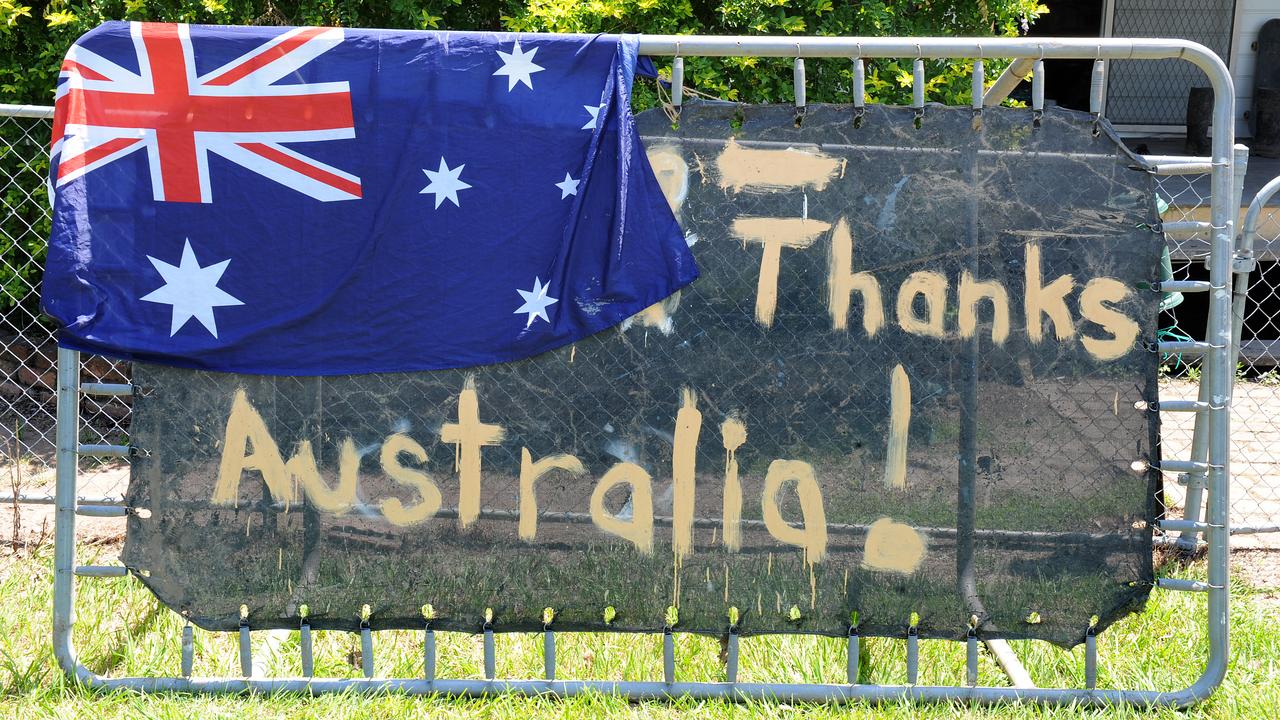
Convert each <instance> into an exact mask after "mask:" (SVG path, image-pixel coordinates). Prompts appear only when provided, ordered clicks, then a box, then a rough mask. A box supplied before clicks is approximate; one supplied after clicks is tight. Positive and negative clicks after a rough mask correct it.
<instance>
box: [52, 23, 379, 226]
mask: <svg viewBox="0 0 1280 720" xmlns="http://www.w3.org/2000/svg"><path fill="white" fill-rule="evenodd" d="M130 34H131V36H132V40H133V48H134V52H135V53H136V56H137V66H138V71H137V72H134V71H132V70H129V69H127V68H125V67H123V66H121V65H120V64H118V63H116V62H112V61H111V60H109V59H107V58H105V57H103V56H102V55H99V54H97V53H95V52H93V51H91V50H87V49H85V48H84V47H81V46H79V45H77V46H74V47H72V48H71V50H70V52H69V53H68V54H67V58H66V60H65V61H64V62H63V65H62V73H61V75H60V83H59V87H58V91H57V100H56V103H55V106H56V108H57V109H56V117H55V125H54V128H53V130H54V132H53V156H54V157H55V158H56V161H57V172H56V178H55V189H56V188H57V187H61V186H63V185H65V184H66V183H68V182H71V181H72V180H75V179H76V178H78V177H80V176H82V175H84V174H85V173H89V172H92V171H93V170H96V169H98V168H100V167H102V166H104V165H107V164H108V163H112V162H114V161H116V160H119V159H120V158H122V157H125V156H126V155H129V154H131V153H134V152H137V151H139V150H142V151H145V152H146V154H147V163H148V165H149V169H150V175H151V187H152V192H153V196H154V198H155V199H156V200H160V201H171V202H201V203H208V202H212V200H213V189H212V187H211V183H210V180H209V154H210V153H213V154H215V155H218V156H220V157H222V158H225V159H226V160H229V161H230V162H232V163H235V164H236V165H239V166H241V167H244V168H247V169H249V170H251V171H253V172H255V173H258V174H260V175H262V176H264V177H266V178H269V179H271V180H273V181H275V182H278V183H280V184H281V185H284V186H286V187H289V188H292V189H294V190H297V191H298V192H300V193H303V194H305V195H308V196H310V197H313V198H315V199H317V200H325V201H329V200H351V199H357V198H359V197H361V188H360V178H358V177H356V176H355V175H352V174H350V173H347V172H344V171H342V170H340V169H338V168H336V167H332V166H330V165H327V164H325V163H322V162H320V161H318V160H316V159H314V158H311V157H308V156H307V155H304V154H303V153H301V152H298V151H297V150H294V149H292V148H290V147H288V145H289V144H293V143H307V142H319V141H325V140H343V139H350V138H354V137H355V125H354V123H353V121H352V111H351V91H350V88H349V87H348V84H347V83H346V82H324V83H280V82H279V81H281V80H283V79H286V78H289V77H290V76H291V75H293V74H295V73H297V71H298V70H299V69H300V68H302V67H303V66H304V65H306V64H307V63H309V62H311V61H312V60H314V59H315V58H316V57H318V56H319V55H321V54H323V53H325V52H326V51H328V50H330V49H332V48H334V47H336V46H337V45H338V44H339V43H341V42H342V40H343V31H342V29H341V28H294V29H291V30H289V31H287V32H285V33H283V34H281V35H278V36H277V37H275V38H273V39H271V40H269V41H267V42H264V43H262V44H261V45H259V46H257V47H256V48H254V49H252V50H250V51H249V52H246V53H244V54H243V55H240V56H239V57H237V58H235V59H234V60H231V61H230V62H227V63H225V64H223V65H222V66H220V67H218V68H215V69H214V70H211V71H209V72H206V73H203V74H198V73H197V70H196V62H195V56H196V49H197V45H196V44H193V43H192V40H191V34H190V30H189V28H188V26H187V25H170V24H162V23H131V24H130ZM205 42H208V40H205Z"/></svg>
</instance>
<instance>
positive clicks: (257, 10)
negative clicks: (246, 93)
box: [0, 0, 1048, 309]
mask: <svg viewBox="0 0 1280 720" xmlns="http://www.w3.org/2000/svg"><path fill="white" fill-rule="evenodd" d="M27 1H28V2H30V0H27ZM1045 12H1048V10H1047V9H1046V8H1045V7H1044V6H1043V5H1041V4H1040V0H915V1H911V2H885V1H883V0H864V1H861V2H839V1H838V0H718V1H717V0H527V2H520V1H519V0H381V1H374V2H342V1H339V0H302V1H300V2H290V1H288V0H278V1H273V0H90V1H89V2H69V1H68V0H55V1H54V2H47V3H40V2H30V4H26V3H25V2H24V1H23V0H0V102H8V103H31V104H40V105H47V104H51V103H52V101H53V88H54V84H55V82H56V80H57V75H58V68H59V66H60V65H61V61H62V57H63V54H64V53H65V52H66V50H67V47H68V46H69V45H70V44H71V43H72V42H73V41H75V39H76V38H77V37H78V36H80V35H81V34H82V33H84V32H86V31H88V30H90V29H92V28H93V27H95V26H97V25H98V24H99V23H101V22H103V21H106V20H119V19H126V20H156V21H168V22H190V23H220V24H257V25H341V26H345V27H385V28H417V29H452V30H509V31H526V32H538V31H543V32H580V33H597V32H605V33H622V32H640V33H672V34H687V33H704V34H721V35H724V34H737V35H766V34H769V35H866V36H888V35H913V36H926V35H941V36H957V35H999V36H1016V35H1018V34H1020V33H1023V32H1026V29H1027V28H1028V26H1029V25H1030V23H1031V22H1033V21H1034V20H1035V19H1036V17H1037V16H1038V15H1040V14H1042V13H1045ZM659 60H660V62H662V63H663V64H662V65H660V71H661V72H664V73H669V66H668V65H667V64H666V59H665V58H660V59H659ZM1002 69H1003V64H1002V63H999V62H992V61H988V62H987V63H986V72H987V73H988V76H989V77H994V75H995V74H996V73H999V72H1000V71H1001V70H1002ZM806 70H807V78H808V82H807V84H806V89H807V91H808V98H809V100H810V101H811V102H848V101H849V92H850V89H851V87H852V75H851V67H850V63H849V62H848V61H846V60H811V61H809V62H808V63H807V66H806ZM971 70H972V64H971V63H967V62H964V61H931V62H930V63H929V67H928V75H929V80H928V88H927V94H928V98H929V99H930V100H933V101H940V102H946V103H949V104H962V103H967V102H968V96H969V87H970V84H969V83H970V80H969V73H970V72H971ZM685 84H686V85H687V86H690V87H691V88H692V89H693V90H695V91H698V92H701V93H706V94H709V95H712V96H715V97H719V98H724V99H727V100H735V101H739V102H749V103H762V102H790V101H792V100H793V94H792V93H793V90H792V86H791V62H790V60H788V59H785V58H773V59H768V58H688V59H687V60H686V62H685ZM867 94H868V96H869V98H870V99H872V100H874V101H875V102H881V103H895V104H906V103H907V102H909V99H910V96H911V60H910V59H906V60H877V61H874V62H869V63H868V67H867ZM657 102H658V94H657V93H656V92H655V86H654V85H653V84H652V83H644V84H638V85H637V89H636V98H635V104H636V107H637V108H638V109H644V108H646V107H651V106H653V105H655V104H656V103H657ZM13 137H14V136H13V134H12V132H5V131H3V129H0V143H5V144H6V145H8V143H9V142H11V141H12V140H13ZM10 149H12V148H10ZM26 155H28V153H25V152H23V153H15V152H0V181H3V180H5V179H6V178H7V177H14V176H15V173H21V177H24V178H31V177H34V176H35V175H36V173H33V172H31V171H32V170H35V171H37V172H41V173H42V172H43V171H44V168H43V166H41V165H40V164H39V163H40V162H43V161H38V162H37V166H36V167H32V165H31V160H30V158H29V157H24V156H26ZM10 184H11V185H12V183H10ZM7 190H8V191H7V192H5V191H4V190H3V189H0V194H3V195H4V196H5V199H6V200H8V201H9V202H10V208H13V207H14V205H13V203H15V202H18V203H19V204H21V201H23V200H25V198H26V193H34V194H36V195H37V196H39V193H41V192H42V189H41V188H38V187H35V188H28V189H26V190H25V191H21V190H14V189H13V188H12V187H10V188H8V189H7ZM0 210H3V211H4V212H5V214H6V217H5V218H4V219H3V221H0V222H3V230H4V232H3V233H0V253H3V258H4V260H5V262H4V263H0V288H4V289H6V290H9V292H7V293H4V294H3V295H0V309H7V308H8V307H10V306H11V305H12V304H14V303H15V302H27V303H30V302H32V300H33V299H32V298H30V297H28V298H18V297H15V295H14V294H13V293H15V292H18V289H19V288H20V287H23V286H25V284H26V283H25V282H23V281H22V278H26V279H28V281H30V280H32V279H34V278H36V277H38V275H39V266H40V264H42V263H43V257H42V256H43V249H42V247H41V245H40V243H39V238H36V239H35V241H34V244H35V247H33V248H31V249H32V251H33V253H34V259H30V260H28V259H27V258H26V257H24V256H25V255H26V253H25V252H15V249H16V248H14V243H15V242H21V243H23V244H25V245H32V244H33V239H32V237H31V233H30V232H26V233H23V231H24V230H26V228H27V227H28V223H31V222H34V223H35V224H36V226H37V228H38V230H39V231H40V232H41V233H43V232H47V227H46V224H45V223H43V222H41V219H40V218H39V217H38V215H39V213H36V214H35V215H36V216H32V213H31V208H29V207H27V208H18V213H17V214H18V215H21V216H22V217H20V218H19V217H16V216H15V214H14V213H13V212H12V211H11V210H10V209H9V208H0ZM19 220H21V222H19ZM15 233H16V235H15ZM24 235H25V236H24Z"/></svg>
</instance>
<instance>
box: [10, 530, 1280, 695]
mask: <svg viewBox="0 0 1280 720" xmlns="http://www.w3.org/2000/svg"><path fill="white" fill-rule="evenodd" d="M106 554H110V553H106V552H104V555H106ZM91 559H92V558H88V557H82V558H81V560H82V561H84V560H91ZM104 559H105V558H104ZM3 562H4V563H5V565H4V566H0V604H2V605H3V607H4V608H5V612H4V613H3V615H2V618H0V688H2V689H0V717H5V718H8V717H14V718H68V719H69V718H93V720H108V719H111V718H135V717H138V718H175V719H181V720H188V719H190V718H221V717H227V718H232V717H234V718H245V717H252V718H326V719H330V718H332V719H335V720H349V719H354V718H384V717H397V718H399V717H404V718H417V717H423V718H425V717H432V718H444V717H487V718H488V717H491V718H519V719H521V720H526V719H528V718H550V717H564V718H579V717H621V716H627V717H645V718H649V717H676V716H684V715H694V716H697V717H713V718H728V717H739V716H751V717H782V716H786V717H793V716H805V717H814V718H825V717H832V718H835V717H841V718H843V717H888V718H915V717H925V718H951V717H957V716H960V717H992V718H1035V717H1068V718H1076V717H1081V718H1084V717H1089V718H1092V717H1108V718H1110V717H1118V718H1128V717H1165V718H1183V717H1188V718H1276V717H1280V606H1278V605H1277V604H1276V602H1275V600H1274V599H1272V600H1267V599H1266V597H1265V596H1264V594H1263V593H1262V592H1260V591H1259V590H1257V589H1254V588H1249V587H1247V586H1243V585H1240V584H1236V585H1235V586H1234V587H1233V597H1232V621H1231V626H1232V646H1233V647H1232V664H1231V669H1230V674H1229V676H1228V678H1227V681H1226V684H1225V685H1224V687H1223V688H1222V689H1221V690H1220V691H1219V692H1218V693H1217V694H1215V695H1214V696H1213V698H1212V699H1210V700H1209V701H1207V702H1205V703H1203V704H1201V705H1199V706H1197V707H1195V708H1194V709H1192V710H1191V711H1190V712H1186V713H1180V712H1175V711H1169V710H1161V711H1154V712H1136V711H1132V710H1128V709H1124V708H1113V709H1110V710H1104V711H1098V710H1078V709H1073V708H1065V709H1041V708H1036V707H1031V706H1005V707H1000V708H980V707H970V706H967V705H954V706H911V705H905V704H893V705H888V706H882V707H878V708H877V707H872V706H865V705H854V706H852V707H843V708H841V707H826V706H818V705H814V706H799V707H791V706H787V705H782V704H777V703H753V704H741V705H735V704H730V703H722V702H696V701H691V700H682V701H676V702H671V703H661V702H652V703H639V704H629V703H627V702H626V701H625V700H622V699H619V698H615V697H608V696H601V695H592V696H585V697H579V698H574V699H570V700H551V699H523V698H495V699H490V700H483V701H481V700H474V701H459V700H449V699H444V698H436V697H428V698H414V697H405V696H399V695H382V696H374V697H361V696H327V697H317V698H304V697H299V696H273V697H264V696H237V697H202V696H184V695H158V696H144V695H140V694H136V693H131V692H117V693H113V694H102V693H95V692H92V691H89V690H86V689H83V688H80V687H77V686H75V685H73V684H71V683H69V682H67V681H66V680H65V679H64V678H63V676H62V674H61V673H60V672H59V670H58V669H57V667H56V664H55V663H54V660H53V657H52V651H51V649H50V646H49V633H50V630H49V628H50V594H51V585H52V556H51V553H50V552H48V551H47V550H46V551H43V552H41V553H39V554H37V555H36V556H35V557H34V558H29V559H22V560H14V559H8V560H5V561H3ZM1167 571H1168V573H1169V574H1172V575H1175V576H1178V577H1192V578H1203V575H1204V565H1203V563H1196V564H1192V565H1191V566H1189V567H1170V568H1167ZM77 587H78V590H79V597H78V603H77V613H78V625H77V637H76V644H77V647H78V648H79V651H80V656H81V658H82V659H83V660H84V662H85V663H86V664H87V665H88V666H89V667H90V668H92V669H93V670H95V671H98V672H102V673H107V674H110V675H134V674H143V675H147V674H152V675H158V674H172V673H174V672H175V671H176V669H177V668H178V664H179V643H178V638H179V636H180V631H181V622H180V618H178V617H177V616H176V615H175V614H174V613H172V612H170V611H169V610H167V609H164V608H162V607H160V606H159V605H158V604H157V603H156V601H155V600H154V599H153V598H152V596H151V595H150V593H148V592H147V591H146V590H145V589H143V588H141V586H140V585H139V584H138V583H136V582H134V581H132V580H131V579H127V578H124V579H110V580H81V581H79V582H78V583H77ZM1272 597H1273V598H1274V592H1273V594H1272ZM1204 613H1205V597H1204V596H1203V595H1198V594H1188V593H1174V592H1166V591H1159V590H1157V591H1155V592H1153V594H1152V600H1151V602H1150V603H1149V604H1148V606H1147V610H1146V611H1145V612H1144V613H1143V614H1141V615H1139V616H1135V617H1131V618H1128V619H1126V620H1124V621H1122V622H1120V623H1119V624H1117V625H1115V626H1114V627H1112V628H1110V629H1109V630H1108V631H1107V632H1105V633H1103V634H1102V635H1101V636H1100V638H1099V654H1100V661H1101V662H1100V668H1099V684H1100V685H1101V686H1103V687H1125V688H1159V689H1176V688H1180V687H1183V686H1185V685H1187V684H1189V683H1190V682H1192V681H1193V680H1194V679H1195V677H1196V675H1197V674H1198V672H1199V669H1200V668H1201V667H1203V664H1204V657H1205V646H1204V637H1203V630H1202V627H1203V624H1204ZM557 642H558V650H559V663H558V665H559V673H558V674H559V676H560V677H564V678H600V679H618V678H624V679H654V678H660V677H661V675H662V668H661V659H660V658H661V654H660V639H659V637H658V636H655V635H595V634H561V635H560V636H559V637H558V638H557ZM867 642H868V645H869V650H870V659H871V668H870V680H871V681H874V682H881V683H893V684H896V683H900V682H901V681H902V679H903V677H904V676H905V649H904V647H903V644H902V643H901V642H900V641H890V640H882V639H870V640H868V641H867ZM497 643H498V674H499V676H504V677H537V676H539V675H540V673H541V662H542V655H541V638H540V637H539V636H533V635H500V636H499V637H498V640H497ZM1013 645H1014V647H1015V649H1016V650H1017V652H1018V654H1019V655H1020V656H1021V657H1022V658H1023V660H1024V662H1025V663H1026V665H1027V667H1028V670H1029V671H1030V672H1031V675H1032V677H1033V679H1035V680H1036V682H1037V683H1038V684H1040V685H1042V686H1052V685H1071V686H1077V685H1078V684H1079V683H1080V679H1081V678H1082V676H1083V665H1084V655H1083V648H1077V649H1076V650H1075V651H1073V652H1064V651H1062V650H1059V649H1057V648H1054V647H1051V646H1048V645H1046V644H1044V643H1036V642H1015V643H1013ZM358 647H359V639H358V637H357V636H354V635H350V634H346V633H338V632H331V633H318V637H317V642H316V672H317V674H322V675H329V676H341V677H354V676H357V675H358V674H359V670H358V665H359V663H358V661H356V662H353V661H352V660H353V658H352V657H351V656H352V655H353V653H354V652H356V651H357V649H358ZM420 647H421V646H420V634H418V633H414V632H386V633H378V634H376V635H375V648H376V652H377V658H376V659H377V672H378V674H379V675H381V676H392V675H398V676H407V677H414V676H417V675H418V674H419V673H420V672H421V668H420V662H421V660H420V657H421V650H420ZM235 648H236V646H235V638H234V636H233V635H227V634H215V633H205V632H203V631H199V630H197V631H196V653H195V661H196V668H195V670H196V674H197V675H214V674H226V675H236V674H238V660H237V657H238V656H237V654H236V649H235ZM676 654H677V675H678V676H679V677H680V678H681V679H689V680H719V679H722V677H723V669H722V667H721V665H720V663H719V662H718V659H717V654H718V644H717V643H716V641H715V640H713V639H707V638H698V637H692V636H686V635H677V638H676ZM274 657H275V659H274V660H273V661H272V663H271V665H270V668H269V669H270V671H271V672H272V673H273V674H296V673H298V672H299V670H300V668H299V661H298V653H297V640H296V637H293V638H290V639H289V640H286V641H285V642H284V644H283V645H282V647H281V649H280V652H279V653H277V654H276V655H275V656H274ZM844 666H845V659H844V645H843V643H842V642H841V641H840V640H836V639H829V638H818V637H811V636H810V637H763V638H749V639H746V640H744V641H743V643H742V662H741V671H740V679H741V680H743V681H765V680H771V679H772V680H779V681H788V682H824V681H825V682H841V681H842V679H843V673H844ZM438 667H439V674H440V676H441V677H470V678H479V677H481V646H480V643H479V641H478V639H477V638H476V637H474V636H469V635H462V634H457V633H441V634H440V659H439V666H438ZM963 667H964V647H963V645H960V644H956V643H948V642H942V641H924V642H922V643H921V662H920V682H922V683H939V684H960V683H962V682H963V672H964V670H963ZM979 682H981V683H982V684H991V685H1000V684H1004V683H1005V680H1004V676H1003V675H1002V674H1001V673H1000V671H999V669H998V668H997V667H996V666H995V665H994V663H993V662H992V661H991V659H990V658H989V657H987V656H986V655H985V654H984V656H983V658H982V661H981V667H980V675H979Z"/></svg>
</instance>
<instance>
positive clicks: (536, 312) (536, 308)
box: [512, 277, 560, 330]
mask: <svg viewBox="0 0 1280 720" xmlns="http://www.w3.org/2000/svg"><path fill="white" fill-rule="evenodd" d="M547 288H548V286H547V285H543V284H542V279H541V278H537V277H535V278H534V279H533V289H532V290H521V289H520V288H516V292H518V293H520V297H522V298H524V304H523V305H521V306H520V307H518V308H516V311H515V312H514V313H512V314H513V315H519V314H520V313H528V314H529V320H528V322H526V323H525V324H524V327H525V329H526V330H527V329H529V326H530V325H532V324H533V321H534V319H535V318H542V319H543V320H546V321H547V322H551V318H549V317H547V306H549V305H555V304H556V303H558V302H560V300H559V299H558V298H553V297H547Z"/></svg>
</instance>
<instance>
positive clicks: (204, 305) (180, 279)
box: [140, 240, 244, 338]
mask: <svg viewBox="0 0 1280 720" xmlns="http://www.w3.org/2000/svg"><path fill="white" fill-rule="evenodd" d="M147 259H148V260H150V261H151V264H152V265H153V266H154V267H155V269H156V271H157V272H159V273H160V277H162V278H164V285H163V286H161V287H160V288H158V289H156V290H154V291H152V292H150V293H148V294H146V295H143V296H142V297H141V298H140V299H141V300H145V301H147V302H153V303H162V304H164V305H171V306H173V316H172V319H171V320H170V323H169V337H173V336H174V335H177V334H178V331H179V330H181V329H182V326H183V325H186V324H187V321H188V320H190V319H191V318H195V319H196V320H199V321H200V324H201V325H204V327H205V329H206V330H208V331H209V333H210V334H212V335H213V336H214V337H215V338H216V337H218V324H217V323H216V322H215V321H214V319H213V309H214V308H216V307H225V306H228V305H243V304H244V303H243V302H241V301H240V299H239V298H236V297H232V296H231V295H230V294H228V293H227V292H226V291H224V290H222V289H220V288H219V287H218V280H220V279H221V278H222V273H223V272H224V271H225V270H226V269H227V264H228V263H230V262H231V260H230V259H227V260H223V261H222V262H220V263H214V264H213V265H209V266H207V267H200V263H199V262H198V261H197V260H196V254H195V252H194V251H193V250H192V249H191V241H190V240H187V241H186V244H185V245H184V246H183V247H182V260H180V261H179V263H178V265H176V266H174V265H170V264H169V263H167V262H165V261H163V260H157V259H156V258H153V257H151V256H150V255H148V256H147Z"/></svg>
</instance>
